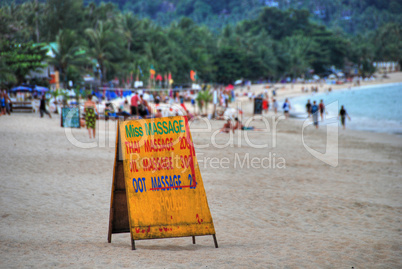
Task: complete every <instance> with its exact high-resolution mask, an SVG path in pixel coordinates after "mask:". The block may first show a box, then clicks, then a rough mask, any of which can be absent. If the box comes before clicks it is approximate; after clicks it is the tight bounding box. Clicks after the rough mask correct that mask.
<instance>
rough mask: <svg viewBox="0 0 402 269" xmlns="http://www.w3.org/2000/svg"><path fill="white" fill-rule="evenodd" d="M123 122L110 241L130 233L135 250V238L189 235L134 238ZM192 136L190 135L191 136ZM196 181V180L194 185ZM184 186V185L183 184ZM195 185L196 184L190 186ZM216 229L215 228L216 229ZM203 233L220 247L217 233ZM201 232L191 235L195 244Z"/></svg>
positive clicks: (110, 217)
mask: <svg viewBox="0 0 402 269" xmlns="http://www.w3.org/2000/svg"><path fill="white" fill-rule="evenodd" d="M122 123H123V122H120V121H118V123H117V131H116V144H115V145H116V147H115V160H114V167H113V182H112V190H111V200H110V213H109V230H108V243H111V242H112V234H116V233H130V237H131V249H132V250H135V249H136V248H135V240H145V239H159V238H173V237H188V236H189V235H183V236H169V237H154V238H141V239H138V238H137V239H134V238H133V231H132V227H131V224H130V205H129V204H128V200H127V197H128V195H129V193H128V187H127V186H126V184H127V183H126V180H125V175H124V173H125V172H124V161H123V154H122V143H121V137H120V125H121V124H122ZM186 127H187V132H188V135H189V128H188V122H187V120H186ZM189 138H190V136H189ZM192 151H193V154H194V158H195V152H194V147H193V149H192ZM195 184H196V182H195V181H194V185H195ZM183 187H184V186H183ZM188 187H195V186H188ZM208 211H209V209H208ZM212 225H213V224H212ZM213 230H214V229H213ZM214 231H215V230H214ZM201 235H212V237H213V240H214V244H215V248H218V241H217V239H216V234H215V233H213V234H201ZM201 235H200V234H197V235H196V234H194V235H190V236H191V237H192V242H193V244H195V243H196V242H195V236H201Z"/></svg>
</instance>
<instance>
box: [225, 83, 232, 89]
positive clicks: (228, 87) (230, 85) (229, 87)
mask: <svg viewBox="0 0 402 269" xmlns="http://www.w3.org/2000/svg"><path fill="white" fill-rule="evenodd" d="M233 88H234V87H233V85H232V84H229V85H228V86H227V87H226V88H225V90H233Z"/></svg>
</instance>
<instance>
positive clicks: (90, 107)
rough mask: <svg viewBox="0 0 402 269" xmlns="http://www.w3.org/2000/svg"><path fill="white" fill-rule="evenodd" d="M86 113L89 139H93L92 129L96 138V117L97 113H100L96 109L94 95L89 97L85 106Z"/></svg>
mask: <svg viewBox="0 0 402 269" xmlns="http://www.w3.org/2000/svg"><path fill="white" fill-rule="evenodd" d="M84 111H85V123H86V125H87V129H88V134H89V138H90V139H91V138H92V137H91V129H92V134H93V135H92V136H93V138H95V129H96V116H95V111H96V113H98V109H97V108H96V104H95V102H94V101H92V94H90V95H88V100H87V101H86V102H85V104H84Z"/></svg>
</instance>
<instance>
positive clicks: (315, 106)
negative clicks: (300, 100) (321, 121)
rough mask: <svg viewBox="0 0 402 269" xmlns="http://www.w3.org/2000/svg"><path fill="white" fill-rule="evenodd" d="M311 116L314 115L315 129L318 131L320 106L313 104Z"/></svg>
mask: <svg viewBox="0 0 402 269" xmlns="http://www.w3.org/2000/svg"><path fill="white" fill-rule="evenodd" d="M311 114H312V115H313V122H314V125H315V128H317V129H318V106H317V104H316V102H315V101H314V102H313V105H312V106H311Z"/></svg>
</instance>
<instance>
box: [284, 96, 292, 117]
mask: <svg viewBox="0 0 402 269" xmlns="http://www.w3.org/2000/svg"><path fill="white" fill-rule="evenodd" d="M282 108H283V113H284V114H285V117H286V119H287V118H289V110H290V109H291V106H290V103H289V100H288V99H287V98H286V99H285V103H283V106H282Z"/></svg>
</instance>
